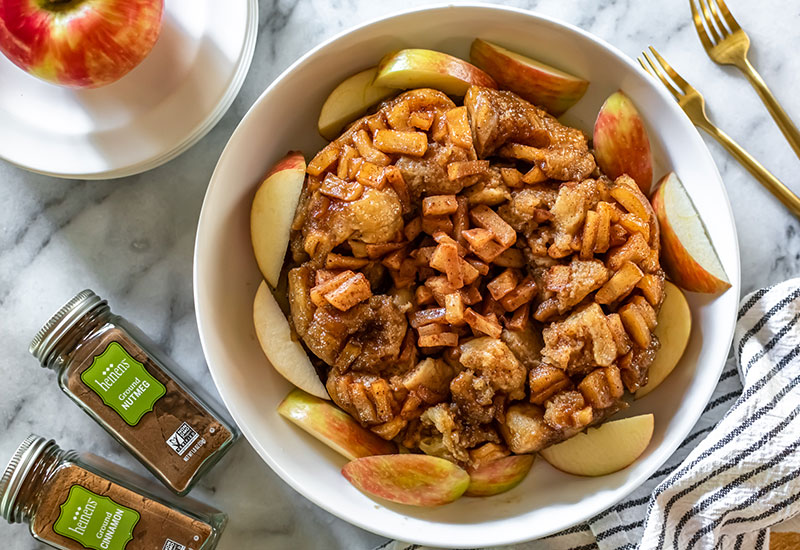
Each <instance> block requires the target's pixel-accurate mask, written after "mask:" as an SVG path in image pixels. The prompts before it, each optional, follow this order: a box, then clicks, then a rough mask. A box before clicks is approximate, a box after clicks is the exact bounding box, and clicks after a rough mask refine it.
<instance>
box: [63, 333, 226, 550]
mask: <svg viewBox="0 0 800 550" xmlns="http://www.w3.org/2000/svg"><path fill="white" fill-rule="evenodd" d="M114 342H116V343H117V344H119V345H121V346H122V348H123V349H124V350H125V351H127V352H128V354H129V355H130V356H131V357H133V358H134V359H135V360H136V361H139V362H140V363H142V364H143V365H144V368H145V370H146V371H147V372H148V373H149V374H150V375H152V376H153V377H154V378H155V379H156V380H158V382H160V383H161V384H163V385H164V387H165V389H166V393H164V395H163V396H162V397H160V398H159V399H158V400H157V401H156V402H155V403H154V404H153V410H152V411H151V412H147V413H146V414H144V415H143V416H142V417H141V418H140V419H139V421H138V422H137V423H136V425H135V426H131V425H129V424H128V423H126V422H125V421H124V420H123V419H122V417H121V416H120V415H119V414H118V413H117V411H115V410H114V409H113V408H112V407H110V406H108V405H106V404H105V403H104V402H103V400H102V399H101V398H100V396H99V395H98V394H97V393H96V392H95V391H93V390H92V389H91V388H90V387H89V386H87V385H86V383H84V381H83V380H82V379H81V374H82V373H83V372H84V371H85V370H86V369H88V368H89V367H91V366H92V363H93V361H94V358H95V357H96V356H98V355H101V354H102V353H103V352H104V351H105V350H106V349H107V348H108V346H109V345H111V344H112V343H114ZM151 353H152V352H151ZM62 377H64V378H63V383H64V385H65V386H66V388H67V389H68V390H69V392H70V393H71V394H72V395H73V397H74V398H75V399H77V400H79V401H81V402H82V403H83V404H85V406H86V407H87V408H88V409H90V410H91V411H92V412H93V413H94V415H96V416H97V418H98V419H99V420H100V421H101V422H103V423H105V424H106V425H107V426H108V428H110V429H111V430H113V432H116V435H117V436H118V437H119V438H121V439H123V440H124V441H125V442H127V444H128V447H129V448H130V450H131V451H132V452H133V453H134V454H136V455H137V457H138V458H139V459H140V460H141V461H142V462H143V463H144V464H145V465H146V466H148V468H149V469H150V470H151V471H153V472H154V473H156V475H159V476H160V477H162V478H163V480H164V481H167V482H168V485H169V486H170V487H171V488H172V489H173V490H175V491H176V492H178V493H182V492H184V491H186V489H187V488H188V487H189V486H190V484H191V482H192V480H193V478H194V476H195V474H196V473H197V472H198V470H199V469H200V468H201V467H202V466H203V464H204V462H205V461H206V460H207V459H209V458H210V457H212V456H213V455H214V454H215V453H217V451H219V450H220V449H221V448H222V447H223V446H224V445H225V444H226V443H229V442H230V441H231V440H232V439H233V438H234V434H233V433H231V431H230V430H229V429H228V428H227V427H225V425H224V424H223V423H222V422H221V421H220V420H219V419H218V418H217V417H216V415H215V414H214V413H213V412H212V411H210V410H209V409H207V408H206V407H204V406H203V405H202V404H200V403H199V402H198V401H197V400H196V399H195V398H194V397H192V395H190V394H189V393H188V392H187V391H186V390H185V389H184V388H182V387H181V386H180V385H179V384H178V383H176V381H175V380H173V378H172V377H170V376H169V375H167V373H165V372H164V371H163V370H162V369H161V367H160V366H159V365H158V363H156V361H155V360H154V359H153V358H152V357H151V356H150V355H149V354H148V353H146V352H145V351H144V350H142V349H141V348H140V347H139V345H138V344H137V343H136V342H134V341H133V340H132V339H131V337H130V336H129V335H128V334H127V332H126V331H124V330H122V329H120V328H118V327H117V326H115V325H113V324H108V325H106V326H105V327H103V328H102V329H101V330H99V331H94V332H93V334H92V337H91V338H90V339H88V340H84V341H83V342H82V343H81V344H80V345H79V346H78V347H77V349H76V350H75V352H74V354H73V355H72V357H71V361H70V365H69V366H68V367H67V368H66V369H65V370H64V371H63V373H62ZM175 434H178V435H179V439H180V440H181V442H182V443H186V442H189V443H188V444H187V445H186V446H185V447H184V446H182V445H175V444H174V442H173V444H172V445H170V444H169V443H168V441H171V440H170V438H173V437H174V436H175ZM159 550H160V549H159Z"/></svg>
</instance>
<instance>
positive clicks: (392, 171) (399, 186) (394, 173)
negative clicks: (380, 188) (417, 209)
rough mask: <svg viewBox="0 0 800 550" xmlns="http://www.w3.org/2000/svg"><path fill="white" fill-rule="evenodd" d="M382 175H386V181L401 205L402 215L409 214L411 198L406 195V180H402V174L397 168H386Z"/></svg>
mask: <svg viewBox="0 0 800 550" xmlns="http://www.w3.org/2000/svg"><path fill="white" fill-rule="evenodd" d="M384 173H385V174H386V181H387V182H389V185H390V186H391V187H392V189H393V190H394V192H395V193H397V198H398V199H400V204H402V205H403V213H406V212H410V211H411V196H410V195H409V193H408V185H407V184H406V180H405V179H403V173H402V172H401V171H400V169H399V168H398V167H397V166H388V167H387V168H386V170H385V171H384Z"/></svg>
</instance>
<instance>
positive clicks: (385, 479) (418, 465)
mask: <svg viewBox="0 0 800 550" xmlns="http://www.w3.org/2000/svg"><path fill="white" fill-rule="evenodd" d="M342 475H344V477H346V478H347V481H349V482H350V483H352V484H353V485H354V486H355V487H356V488H357V489H359V490H360V491H363V492H365V493H367V494H369V495H372V496H376V497H379V498H383V499H386V500H390V501H392V502H397V503H399V504H409V505H411V506H440V505H442V504H447V503H448V502H453V501H454V500H456V499H458V498H459V497H461V495H463V494H464V491H466V490H467V487H468V486H469V474H467V472H465V471H464V470H463V469H461V468H459V467H458V466H457V465H455V464H453V463H452V462H450V461H449V460H445V459H443V458H438V457H435V456H428V455H419V454H402V455H401V454H395V455H384V456H368V457H366V458H359V459H358V460H354V461H352V462H349V463H347V464H345V466H344V468H342Z"/></svg>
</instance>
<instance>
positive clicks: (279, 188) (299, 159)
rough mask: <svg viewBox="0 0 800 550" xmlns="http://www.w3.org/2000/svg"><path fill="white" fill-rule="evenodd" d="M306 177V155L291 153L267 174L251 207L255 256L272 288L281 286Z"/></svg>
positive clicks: (251, 236) (251, 235)
mask: <svg viewBox="0 0 800 550" xmlns="http://www.w3.org/2000/svg"><path fill="white" fill-rule="evenodd" d="M305 176H306V160H305V159H304V158H303V154H302V153H300V152H298V151H290V152H289V153H288V154H287V155H286V156H285V157H283V158H282V159H281V160H279V161H278V162H277V163H276V164H275V166H273V167H272V169H271V170H270V171H269V172H268V173H267V175H266V177H265V178H264V181H263V182H261V185H260V186H259V187H258V190H257V191H256V194H255V197H253V204H252V206H251V207H250V240H251V241H252V243H253V252H254V253H255V256H256V263H257V264H258V269H259V270H260V271H261V274H262V275H263V276H264V278H265V279H266V280H267V282H268V283H269V284H270V286H272V288H275V287H277V286H278V279H279V278H280V275H281V268H282V267H283V259H284V256H286V248H287V247H288V246H289V232H290V231H291V227H292V220H293V219H294V211H295V209H296V208H297V202H298V201H299V200H300V191H301V190H302V189H303V181H304V180H305Z"/></svg>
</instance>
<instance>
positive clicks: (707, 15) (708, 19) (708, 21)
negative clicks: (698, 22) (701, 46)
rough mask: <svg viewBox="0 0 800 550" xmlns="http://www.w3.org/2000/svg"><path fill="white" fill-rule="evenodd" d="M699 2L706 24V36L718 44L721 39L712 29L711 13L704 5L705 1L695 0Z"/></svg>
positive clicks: (712, 19)
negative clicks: (708, 35) (709, 36)
mask: <svg viewBox="0 0 800 550" xmlns="http://www.w3.org/2000/svg"><path fill="white" fill-rule="evenodd" d="M697 1H698V2H700V9H701V10H702V11H703V19H705V22H706V28H707V29H708V34H710V35H711V39H712V40H713V41H714V42H719V41H720V40H721V39H722V37H721V36H720V35H719V34H718V33H717V29H716V27H714V18H713V17H711V13H710V12H709V10H708V6H707V5H706V2H705V0H697Z"/></svg>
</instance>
